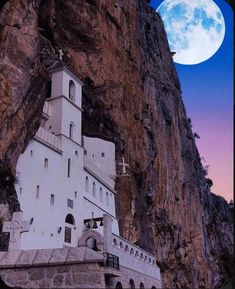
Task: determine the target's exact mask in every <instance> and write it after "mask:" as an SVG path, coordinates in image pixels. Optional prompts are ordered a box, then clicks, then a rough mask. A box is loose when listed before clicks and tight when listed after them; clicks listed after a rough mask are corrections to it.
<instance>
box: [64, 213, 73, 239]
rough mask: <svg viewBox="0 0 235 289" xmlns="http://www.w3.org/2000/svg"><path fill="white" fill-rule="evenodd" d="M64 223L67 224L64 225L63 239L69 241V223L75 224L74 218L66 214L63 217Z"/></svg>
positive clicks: (70, 235) (70, 230) (70, 233)
mask: <svg viewBox="0 0 235 289" xmlns="http://www.w3.org/2000/svg"><path fill="white" fill-rule="evenodd" d="M65 223H66V224H68V225H69V226H68V225H67V226H65V230H64V241H65V242H66V243H71V241H72V228H71V225H73V226H74V225H75V220H74V217H73V215H71V214H68V215H67V216H66V218H65Z"/></svg>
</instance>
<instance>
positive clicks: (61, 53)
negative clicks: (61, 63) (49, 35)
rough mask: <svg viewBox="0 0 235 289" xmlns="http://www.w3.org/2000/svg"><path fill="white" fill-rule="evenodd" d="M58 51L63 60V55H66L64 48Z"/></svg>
mask: <svg viewBox="0 0 235 289" xmlns="http://www.w3.org/2000/svg"><path fill="white" fill-rule="evenodd" d="M58 52H59V58H60V60H63V56H64V53H63V50H62V49H59V50H58Z"/></svg>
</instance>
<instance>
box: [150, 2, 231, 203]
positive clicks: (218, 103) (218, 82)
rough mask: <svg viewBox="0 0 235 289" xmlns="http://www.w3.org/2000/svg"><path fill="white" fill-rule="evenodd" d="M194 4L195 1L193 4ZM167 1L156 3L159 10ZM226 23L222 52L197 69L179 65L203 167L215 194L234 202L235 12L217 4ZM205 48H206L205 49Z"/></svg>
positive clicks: (223, 3) (187, 107) (182, 85)
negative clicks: (234, 33)
mask: <svg viewBox="0 0 235 289" xmlns="http://www.w3.org/2000/svg"><path fill="white" fill-rule="evenodd" d="M192 1H193V0H192ZM162 2H163V1H162V0H152V1H151V4H150V5H151V6H152V7H153V8H154V9H156V8H157V7H158V6H159V5H160V4H161V3H162ZM214 2H215V3H216V4H217V5H218V7H219V8H220V9H221V12H222V13H223V16H224V19H225V26H226V32H225V38H224V41H223V44H222V46H221V47H220V49H219V50H218V51H217V52H216V53H215V54H214V55H213V56H212V57H211V58H210V59H209V60H207V61H205V62H202V63H200V64H196V65H182V64H175V65H176V70H177V72H178V75H179V78H180V82H181V87H182V92H183V93H182V96H183V100H184V103H185V106H186V110H187V114H188V117H190V118H191V120H192V125H193V128H192V129H193V132H196V133H197V134H198V135H199V136H200V139H198V140H197V146H198V149H199V152H200V155H201V157H203V158H204V159H205V161H203V165H205V166H206V165H208V166H209V173H208V177H209V178H211V179H212V180H213V183H214V185H213V187H212V192H214V193H216V194H219V195H222V196H223V197H224V198H225V199H226V200H227V201H230V200H231V199H233V61H234V60H233V11H232V8H231V7H230V6H229V4H228V3H227V2H226V1H225V0H214ZM202 48H203V45H202Z"/></svg>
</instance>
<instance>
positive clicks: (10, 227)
mask: <svg viewBox="0 0 235 289" xmlns="http://www.w3.org/2000/svg"><path fill="white" fill-rule="evenodd" d="M22 215H23V213H22V212H14V213H13V217H12V220H11V221H10V222H4V224H3V229H2V231H3V232H6V233H10V241H9V247H8V251H13V250H20V235H21V233H24V232H28V231H29V227H30V222H29V221H22Z"/></svg>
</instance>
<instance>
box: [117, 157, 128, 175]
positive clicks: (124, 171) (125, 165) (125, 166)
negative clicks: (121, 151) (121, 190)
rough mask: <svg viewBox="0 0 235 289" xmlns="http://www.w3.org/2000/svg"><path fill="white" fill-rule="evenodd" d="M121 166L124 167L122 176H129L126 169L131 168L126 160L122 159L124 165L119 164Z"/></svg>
mask: <svg viewBox="0 0 235 289" xmlns="http://www.w3.org/2000/svg"><path fill="white" fill-rule="evenodd" d="M119 165H120V166H122V175H123V176H127V175H128V174H127V170H126V168H127V167H129V165H128V164H126V163H125V159H124V158H122V163H119Z"/></svg>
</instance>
